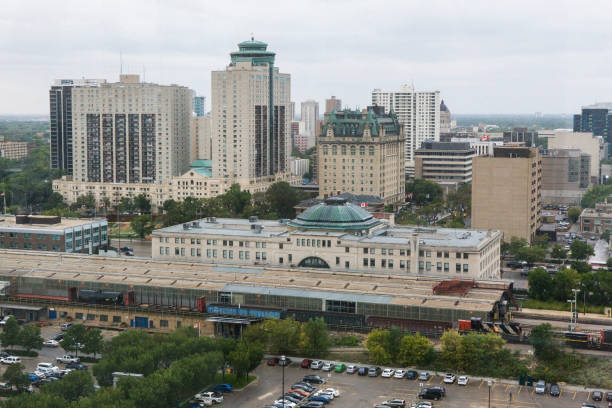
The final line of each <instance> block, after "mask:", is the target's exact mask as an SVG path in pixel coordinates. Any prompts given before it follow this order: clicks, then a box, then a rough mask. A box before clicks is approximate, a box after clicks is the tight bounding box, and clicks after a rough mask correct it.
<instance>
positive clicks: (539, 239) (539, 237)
mask: <svg viewBox="0 0 612 408" xmlns="http://www.w3.org/2000/svg"><path fill="white" fill-rule="evenodd" d="M549 240H550V239H549V237H548V235H547V234H536V236H535V237H534V238H533V245H535V246H538V247H540V248H548V241H549Z"/></svg>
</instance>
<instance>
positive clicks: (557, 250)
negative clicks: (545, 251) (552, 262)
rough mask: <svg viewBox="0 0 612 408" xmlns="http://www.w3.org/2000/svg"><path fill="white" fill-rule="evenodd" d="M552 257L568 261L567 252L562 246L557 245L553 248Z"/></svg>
mask: <svg viewBox="0 0 612 408" xmlns="http://www.w3.org/2000/svg"><path fill="white" fill-rule="evenodd" d="M550 256H551V257H553V258H556V259H566V258H567V251H566V250H565V248H563V247H562V246H561V245H555V246H553V247H552V251H551V252H550Z"/></svg>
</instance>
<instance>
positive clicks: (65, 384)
mask: <svg viewBox="0 0 612 408" xmlns="http://www.w3.org/2000/svg"><path fill="white" fill-rule="evenodd" d="M47 385H48V387H47ZM41 392H42V393H46V394H52V395H59V396H60V397H62V398H63V399H65V400H66V401H76V400H78V399H79V398H81V397H86V396H88V395H89V394H91V393H93V392H94V381H93V378H92V376H91V374H90V373H89V371H84V370H75V371H71V372H70V373H68V374H66V375H65V376H64V377H63V378H62V381H54V382H53V383H50V384H46V385H45V387H43V388H42V389H41Z"/></svg>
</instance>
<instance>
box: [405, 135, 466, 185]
mask: <svg viewBox="0 0 612 408" xmlns="http://www.w3.org/2000/svg"><path fill="white" fill-rule="evenodd" d="M475 156H476V151H475V150H474V149H472V148H471V147H470V144H469V143H461V142H456V143H452V142H451V143H448V142H434V141H430V140H427V141H425V142H423V144H422V145H421V148H420V149H417V150H416V151H415V152H414V177H415V178H422V179H425V180H430V181H435V182H437V183H455V184H462V183H470V182H471V181H472V159H473V158H474V157H475Z"/></svg>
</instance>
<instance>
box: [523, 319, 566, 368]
mask: <svg viewBox="0 0 612 408" xmlns="http://www.w3.org/2000/svg"><path fill="white" fill-rule="evenodd" d="M529 342H530V343H531V345H532V346H533V350H534V355H535V356H536V358H537V359H538V360H541V361H554V360H555V358H556V357H557V355H558V354H559V352H560V351H561V350H560V349H559V346H558V344H557V342H556V341H555V340H554V338H553V332H552V326H551V325H550V323H544V324H540V325H539V326H536V327H534V328H533V329H532V330H531V333H530V334H529Z"/></svg>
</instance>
